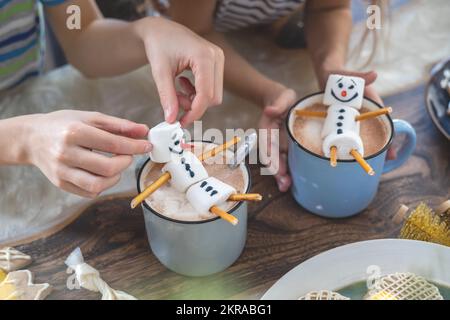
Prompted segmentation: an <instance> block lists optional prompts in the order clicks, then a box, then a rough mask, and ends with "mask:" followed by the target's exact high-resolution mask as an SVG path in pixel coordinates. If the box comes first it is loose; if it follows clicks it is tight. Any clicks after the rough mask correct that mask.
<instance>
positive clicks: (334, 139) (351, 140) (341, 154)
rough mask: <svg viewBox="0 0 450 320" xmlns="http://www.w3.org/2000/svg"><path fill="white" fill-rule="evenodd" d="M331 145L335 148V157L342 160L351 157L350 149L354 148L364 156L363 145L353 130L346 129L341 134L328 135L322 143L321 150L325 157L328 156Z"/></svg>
mask: <svg viewBox="0 0 450 320" xmlns="http://www.w3.org/2000/svg"><path fill="white" fill-rule="evenodd" d="M331 147H336V148H337V158H338V159H342V160H349V159H353V156H352V155H351V154H350V151H352V150H356V151H358V152H359V154H360V155H361V156H364V146H363V143H362V140H361V137H360V136H359V135H358V134H356V133H355V132H352V131H348V132H345V133H342V134H337V133H332V134H330V135H328V136H327V137H326V138H325V139H324V140H323V144H322V151H323V154H324V155H325V156H326V157H330V149H331Z"/></svg>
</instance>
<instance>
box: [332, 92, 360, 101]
mask: <svg viewBox="0 0 450 320" xmlns="http://www.w3.org/2000/svg"><path fill="white" fill-rule="evenodd" d="M331 95H332V96H333V97H334V98H335V99H336V100H339V101H340V102H350V101H352V100H353V99H355V98H356V97H357V96H358V92H356V93H355V94H354V95H353V96H352V97H350V98H348V99H347V100H344V99H340V98H338V96H337V95H336V94H335V93H334V91H333V90H331Z"/></svg>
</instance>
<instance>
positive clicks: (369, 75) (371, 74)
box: [331, 70, 378, 86]
mask: <svg viewBox="0 0 450 320" xmlns="http://www.w3.org/2000/svg"><path fill="white" fill-rule="evenodd" d="M333 73H335V74H340V75H343V76H353V77H360V78H363V79H364V80H365V82H366V86H368V85H370V84H372V83H374V82H375V80H376V79H377V77H378V75H377V73H376V72H375V71H367V72H356V71H347V70H338V71H335V72H331V74H333Z"/></svg>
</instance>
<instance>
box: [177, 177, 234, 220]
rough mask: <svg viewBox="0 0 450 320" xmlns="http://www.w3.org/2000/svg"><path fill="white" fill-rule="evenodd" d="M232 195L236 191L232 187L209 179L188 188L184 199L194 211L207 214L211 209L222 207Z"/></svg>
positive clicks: (212, 178)
mask: <svg viewBox="0 0 450 320" xmlns="http://www.w3.org/2000/svg"><path fill="white" fill-rule="evenodd" d="M234 193H236V189H234V188H233V187H232V186H230V185H228V184H226V183H224V182H222V181H220V180H218V179H216V178H214V177H209V178H208V179H205V180H203V181H200V182H197V183H196V184H194V185H192V186H191V187H189V189H188V190H187V192H186V198H187V199H188V201H189V202H190V203H191V205H192V206H193V207H194V209H195V210H196V211H198V212H200V213H207V212H209V210H210V209H211V207H213V206H220V205H222V204H223V203H224V202H225V201H227V199H228V198H229V197H230V196H231V195H232V194H234Z"/></svg>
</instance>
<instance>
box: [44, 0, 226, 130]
mask: <svg viewBox="0 0 450 320" xmlns="http://www.w3.org/2000/svg"><path fill="white" fill-rule="evenodd" d="M69 5H77V6H79V7H80V9H81V29H80V30H69V29H68V28H67V26H66V23H67V19H68V17H69V15H68V14H67V13H66V10H67V7H68V6H69ZM46 16H47V17H48V19H49V20H50V23H51V25H52V27H53V29H54V31H55V33H56V35H57V38H58V40H59V42H60V43H61V45H62V47H63V49H64V52H65V54H66V56H67V58H68V60H69V62H70V63H71V64H72V65H74V66H75V67H76V68H78V69H79V70H80V71H81V72H83V73H84V74H85V75H87V76H90V77H107V76H113V75H118V74H122V73H125V72H128V71H131V70H133V69H136V68H138V67H140V66H143V65H145V64H147V63H148V62H150V64H151V66H152V73H153V76H154V79H155V82H156V85H157V87H158V92H159V95H160V98H161V104H162V106H163V108H164V111H165V115H166V120H167V121H169V122H173V121H175V119H176V116H177V114H178V106H179V103H178V98H177V94H176V91H175V83H174V82H175V77H176V76H177V75H178V74H180V73H181V72H182V71H183V70H185V69H191V70H192V71H193V73H194V76H195V89H196V95H195V98H194V100H193V101H192V105H191V106H189V108H190V110H188V112H187V113H186V114H185V116H184V117H183V118H182V119H181V122H182V124H183V125H187V124H189V123H191V122H192V121H193V120H195V119H198V118H199V117H200V116H201V115H202V114H203V112H204V111H205V109H206V108H207V107H209V106H211V105H216V104H219V103H221V100H222V86H223V63H224V58H223V53H222V50H220V49H219V48H218V47H217V46H214V45H213V44H210V43H209V42H207V41H206V40H204V39H202V38H200V37H198V36H197V35H195V34H194V33H192V32H191V31H190V30H188V29H187V28H185V27H183V26H180V25H178V24H175V23H173V22H170V21H168V20H165V19H161V18H144V19H141V20H139V21H136V22H132V23H129V22H124V21H118V20H113V19H104V18H103V17H102V15H101V13H100V12H99V10H98V8H97V5H96V4H95V1H93V0H71V1H66V2H64V3H63V4H61V5H57V6H53V7H52V6H49V7H47V9H46Z"/></svg>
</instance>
